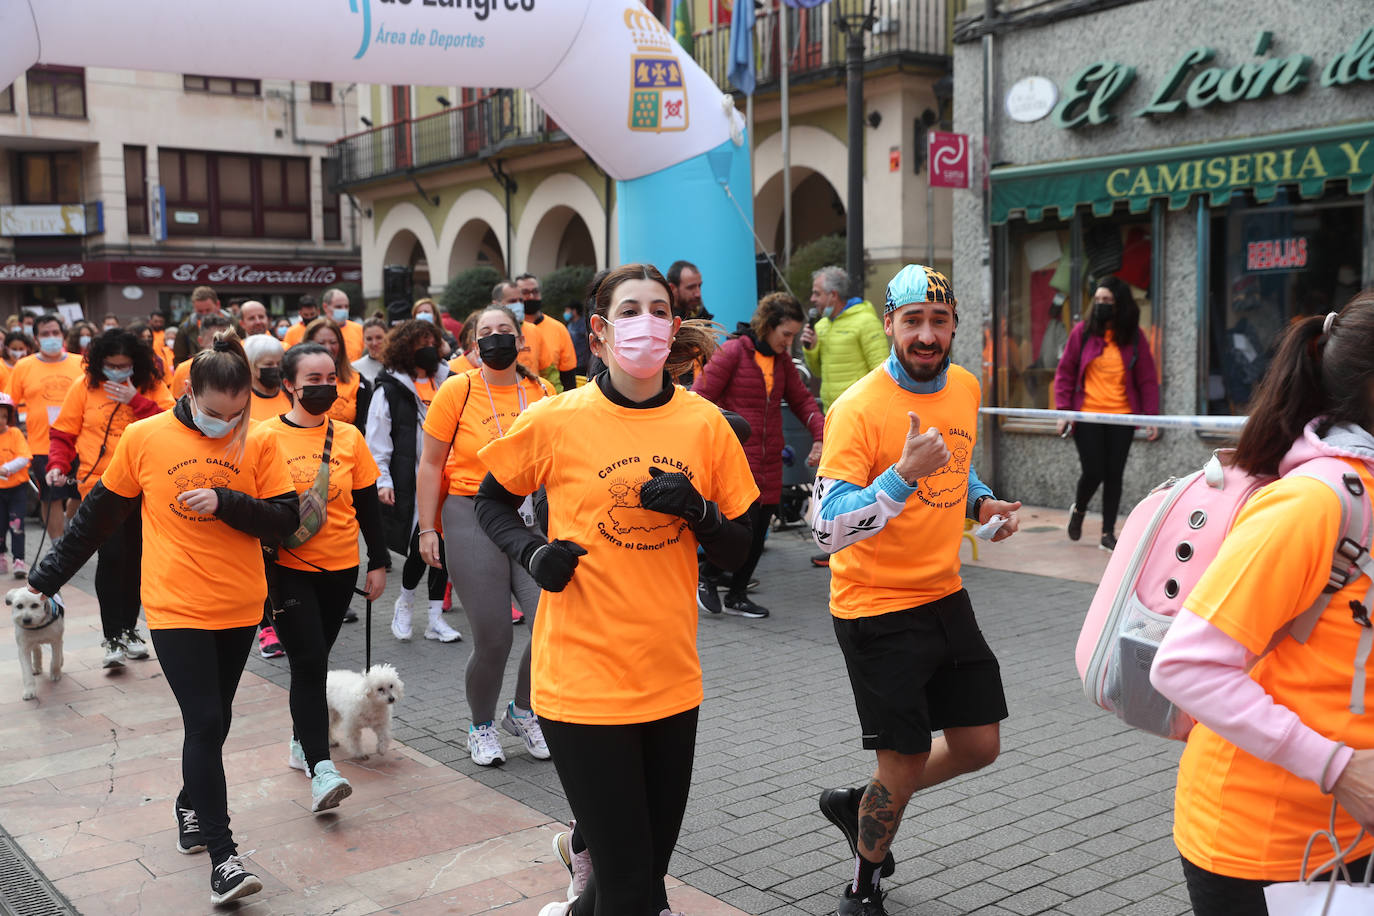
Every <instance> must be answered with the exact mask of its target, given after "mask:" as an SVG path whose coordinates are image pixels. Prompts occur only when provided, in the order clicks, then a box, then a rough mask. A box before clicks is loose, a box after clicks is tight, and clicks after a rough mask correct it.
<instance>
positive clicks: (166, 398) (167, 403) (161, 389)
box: [143, 379, 176, 410]
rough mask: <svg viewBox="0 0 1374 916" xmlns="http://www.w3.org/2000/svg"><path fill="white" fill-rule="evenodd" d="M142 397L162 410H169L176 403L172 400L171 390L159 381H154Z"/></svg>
mask: <svg viewBox="0 0 1374 916" xmlns="http://www.w3.org/2000/svg"><path fill="white" fill-rule="evenodd" d="M143 396H144V397H146V398H147V399H148V400H150V401H152V402H153V403H154V404H156V405H157V406H158V407H161V408H162V409H163V410H171V409H172V407H173V405H175V404H176V401H175V400H173V399H172V392H171V389H169V388H168V387H167V385H166V384H165V383H164V382H162V381H161V380H160V379H159V380H155V381H154V383H153V388H152V390H151V391H145V392H144V393H143Z"/></svg>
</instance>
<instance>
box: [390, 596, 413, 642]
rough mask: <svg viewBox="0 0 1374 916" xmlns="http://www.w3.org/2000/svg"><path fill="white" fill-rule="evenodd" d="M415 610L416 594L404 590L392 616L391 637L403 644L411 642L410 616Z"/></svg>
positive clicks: (397, 600)
mask: <svg viewBox="0 0 1374 916" xmlns="http://www.w3.org/2000/svg"><path fill="white" fill-rule="evenodd" d="M414 610H415V593H414V592H407V591H404V590H402V592H401V594H400V596H399V597H398V598H397V599H396V610H395V611H393V612H392V614H391V635H392V636H395V637H396V638H397V639H399V640H400V641H401V642H410V615H411V612H412V611H414Z"/></svg>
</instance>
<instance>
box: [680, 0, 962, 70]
mask: <svg viewBox="0 0 1374 916" xmlns="http://www.w3.org/2000/svg"><path fill="white" fill-rule="evenodd" d="M967 3H968V0H877V3H876V4H875V10H874V11H875V13H876V16H877V22H876V24H875V25H874V28H873V31H872V32H871V33H866V34H865V35H864V59H865V60H868V61H878V60H880V59H882V58H889V57H899V56H901V55H909V56H917V57H926V58H932V59H934V58H944V57H949V56H950V54H951V53H952V52H951V47H952V41H951V39H952V36H953V32H954V17H955V16H957V15H958V14H959V13H961V12H962V11H963V9H964V7H965V6H966V5H967ZM868 6H869V0H862V2H860V0H835V2H832V3H823V4H821V5H820V6H816V7H812V8H811V9H793V8H791V7H788V6H782V8H781V9H778V8H776V7H773V5H772V4H770V8H769V9H764V10H760V11H759V12H758V14H757V16H756V18H755V20H754V66H755V67H756V72H757V80H758V84H759V87H760V88H763V89H766V88H767V87H768V85H769V84H771V83H777V82H778V81H779V80H780V79H781V78H782V66H781V63H782V49H781V48H780V46H779V44H780V31H781V30H780V29H779V19H780V17H782V16H784V15H785V16H789V17H790V18H789V19H788V23H787V40H788V45H789V46H790V57H789V60H788V70H789V78H790V79H793V80H798V79H804V78H805V77H807V76H810V75H815V74H820V73H823V72H825V71H827V70H838V69H840V68H842V67H844V62H845V34H844V32H842V31H841V30H840V29H839V28H837V27H836V25H835V17H836V15H837V13H839V12H847V11H848V9H849V8H850V7H853V8H854V9H855V10H857V9H860V8H867V7H868ZM692 38H693V56H694V57H695V58H696V60H697V63H698V64H700V65H701V68H702V69H703V70H705V71H706V72H707V73H709V74H710V75H711V78H712V79H713V80H715V82H716V85H718V86H720V87H722V88H725V89H731V88H733V87H732V86H731V84H730V78H729V75H728V74H729V70H730V65H729V55H730V23H729V22H722V23H720V24H718V25H717V26H715V27H714V28H712V27H711V26H709V25H708V26H707V27H706V28H704V29H701V30H700V31H697V32H695V33H693V36H692Z"/></svg>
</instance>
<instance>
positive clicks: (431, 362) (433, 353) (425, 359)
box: [415, 347, 439, 375]
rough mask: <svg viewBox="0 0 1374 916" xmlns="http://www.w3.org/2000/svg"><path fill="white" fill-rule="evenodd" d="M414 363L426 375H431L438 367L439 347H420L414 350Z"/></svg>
mask: <svg viewBox="0 0 1374 916" xmlns="http://www.w3.org/2000/svg"><path fill="white" fill-rule="evenodd" d="M415 365H417V366H419V367H420V368H421V369H423V370H425V374H426V375H433V374H434V372H435V370H437V369H438V368H439V348H438V347H421V348H420V349H418V350H416V351H415Z"/></svg>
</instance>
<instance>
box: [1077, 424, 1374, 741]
mask: <svg viewBox="0 0 1374 916" xmlns="http://www.w3.org/2000/svg"><path fill="white" fill-rule="evenodd" d="M1233 454H1234V452H1233V450H1232V449H1221V450H1218V451H1217V452H1215V453H1213V455H1212V457H1211V459H1210V460H1209V461H1208V462H1207V464H1206V466H1205V467H1203V468H1202V470H1200V471H1195V472H1194V473H1192V474H1189V475H1188V476H1187V477H1184V478H1182V479H1179V478H1172V477H1171V478H1170V479H1168V480H1166V481H1165V482H1164V483H1162V484H1160V485H1159V486H1158V487H1156V488H1155V489H1154V490H1153V491H1151V493H1150V495H1148V496H1146V497H1145V498H1144V499H1143V500H1141V501H1140V503H1139V504H1138V505H1137V506H1136V507H1135V508H1134V509H1132V510H1131V514H1130V515H1129V516H1128V517H1127V518H1126V526H1125V528H1124V529H1123V530H1122V533H1121V538H1120V540H1119V541H1118V542H1117V546H1116V550H1115V551H1114V552H1113V554H1112V559H1111V562H1110V563H1109V564H1107V571H1106V573H1104V574H1103V576H1102V582H1101V583H1100V584H1099V585H1098V587H1097V594H1096V595H1095V596H1093V603H1092V607H1091V608H1089V610H1088V617H1087V619H1086V620H1085V621H1084V623H1083V630H1082V632H1081V633H1080V634H1079V636H1078V649H1077V651H1076V652H1075V661H1076V663H1077V665H1078V674H1079V677H1081V678H1082V679H1083V690H1084V692H1085V693H1086V694H1087V695H1088V699H1090V700H1092V701H1093V702H1094V703H1096V704H1097V705H1098V706H1101V707H1102V708H1103V709H1105V710H1107V711H1108V712H1111V713H1114V714H1115V715H1116V716H1117V718H1119V719H1121V720H1122V721H1124V722H1126V723H1127V724H1128V725H1132V726H1135V727H1136V728H1139V729H1143V730H1145V731H1147V732H1151V733H1152V734H1156V735H1160V736H1162V737H1165V738H1176V739H1180V740H1182V739H1185V738H1187V737H1188V732H1189V731H1190V730H1191V729H1192V727H1193V719H1192V717H1190V716H1189V715H1188V714H1187V713H1185V712H1183V710H1181V709H1178V708H1177V707H1176V706H1174V705H1173V703H1171V702H1170V701H1169V700H1167V699H1166V698H1165V697H1164V696H1163V695H1161V694H1160V693H1159V692H1158V691H1156V690H1155V689H1154V687H1153V686H1152V685H1151V684H1150V666H1151V665H1152V664H1153V663H1154V659H1155V653H1156V652H1158V651H1159V644H1160V643H1161V642H1162V641H1163V640H1164V635H1165V634H1166V633H1167V632H1168V631H1169V625H1170V624H1172V623H1173V620H1174V616H1175V615H1176V614H1178V612H1179V610H1180V609H1182V607H1183V604H1184V602H1185V601H1186V600H1187V598H1188V595H1189V593H1190V592H1192V590H1193V586H1195V585H1197V583H1198V580H1200V579H1201V578H1202V574H1203V572H1204V571H1205V570H1206V569H1207V567H1208V565H1209V564H1210V563H1211V562H1212V559H1213V558H1214V557H1215V556H1216V555H1217V551H1218V550H1220V549H1221V542H1222V540H1224V539H1225V537H1226V534H1227V532H1229V531H1230V530H1231V526H1232V525H1233V524H1235V521H1236V516H1237V515H1239V514H1240V510H1241V507H1242V506H1244V505H1245V503H1246V501H1247V500H1249V499H1250V497H1251V496H1253V495H1254V494H1255V493H1256V492H1258V491H1259V489H1260V488H1261V487H1263V486H1265V485H1266V484H1269V483H1272V482H1273V481H1274V480H1275V479H1276V478H1273V477H1255V476H1253V475H1250V474H1247V473H1246V472H1245V471H1243V470H1241V469H1240V468H1237V467H1234V466H1233V465H1232V457H1233ZM1286 476H1289V477H1292V476H1303V477H1311V478H1313V479H1315V480H1320V481H1322V482H1323V483H1325V484H1326V485H1327V486H1329V487H1330V488H1331V489H1332V491H1334V492H1335V493H1336V495H1337V496H1339V497H1340V500H1341V536H1340V538H1339V540H1338V541H1337V547H1336V552H1335V555H1334V556H1333V557H1332V563H1331V578H1330V580H1329V581H1328V582H1327V586H1326V588H1325V589H1324V590H1323V592H1322V594H1321V595H1320V596H1319V597H1318V598H1317V600H1316V602H1315V603H1313V605H1312V607H1310V608H1308V609H1307V610H1306V611H1304V612H1303V613H1302V615H1300V616H1299V617H1298V618H1297V619H1295V620H1294V621H1293V622H1292V624H1290V625H1289V626H1288V627H1287V628H1285V629H1284V630H1282V631H1280V632H1279V633H1277V634H1275V636H1274V639H1273V640H1272V641H1271V642H1270V644H1269V648H1268V649H1266V650H1265V651H1266V652H1268V651H1269V650H1272V649H1273V648H1274V646H1275V645H1277V644H1278V643H1279V642H1280V641H1282V640H1283V639H1284V638H1285V637H1290V636H1291V637H1292V638H1293V639H1295V640H1297V641H1298V642H1300V643H1301V642H1306V641H1307V637H1308V636H1310V635H1311V633H1312V628H1313V627H1315V626H1316V623H1317V618H1319V617H1320V616H1321V614H1322V611H1324V610H1325V609H1326V605H1327V603H1328V602H1330V600H1331V596H1332V595H1333V594H1335V593H1336V592H1337V591H1339V590H1340V589H1342V588H1344V587H1345V585H1346V584H1347V583H1348V582H1349V581H1350V580H1351V579H1352V578H1353V577H1354V576H1356V575H1359V573H1360V572H1361V569H1365V570H1366V571H1368V570H1369V569H1374V563H1371V562H1370V559H1369V551H1368V549H1367V546H1368V545H1369V543H1370V529H1369V524H1370V517H1369V516H1370V513H1369V510H1368V508H1367V507H1368V502H1367V500H1366V499H1365V498H1364V484H1363V482H1362V481H1361V480H1360V475H1359V474H1358V473H1357V472H1356V471H1355V470H1354V468H1352V467H1351V466H1350V465H1349V464H1348V463H1346V462H1345V461H1342V460H1341V459H1340V458H1334V457H1321V458H1313V459H1312V460H1310V461H1306V462H1304V463H1303V464H1301V465H1299V466H1298V467H1297V468H1295V469H1293V470H1292V471H1290V472H1289V473H1288V474H1287V475H1286ZM1366 632H1367V633H1368V632H1369V631H1368V628H1366ZM1357 670H1358V671H1359V672H1360V673H1361V674H1362V673H1363V671H1362V666H1360V667H1359V668H1358V669H1357ZM1363 680H1364V679H1363V677H1362V676H1361V677H1359V684H1358V694H1357V693H1356V692H1355V691H1354V690H1353V689H1352V697H1354V696H1358V697H1359V703H1360V705H1361V708H1360V709H1359V710H1358V712H1363V696H1364V683H1363ZM1354 702H1355V701H1354V700H1352V705H1353V704H1354Z"/></svg>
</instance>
